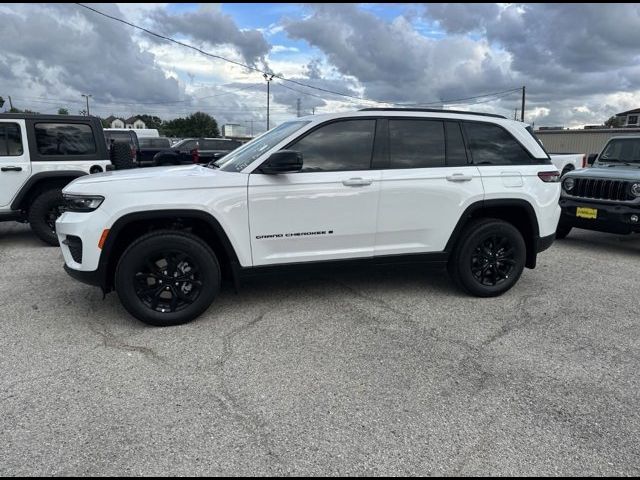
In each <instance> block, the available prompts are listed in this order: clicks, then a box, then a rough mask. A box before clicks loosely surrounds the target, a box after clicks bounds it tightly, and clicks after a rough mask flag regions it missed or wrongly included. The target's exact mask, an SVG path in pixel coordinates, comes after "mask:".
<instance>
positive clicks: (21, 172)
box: [0, 120, 31, 208]
mask: <svg viewBox="0 0 640 480" xmlns="http://www.w3.org/2000/svg"><path fill="white" fill-rule="evenodd" d="M30 174H31V162H30V161H29V147H28V146H27V135H26V130H25V122H24V120H0V208H4V207H7V208H8V206H9V205H10V204H11V201H12V200H13V198H14V197H15V196H16V194H17V193H18V191H19V190H20V187H22V185H24V183H25V182H26V181H27V180H28V179H29V175H30Z"/></svg>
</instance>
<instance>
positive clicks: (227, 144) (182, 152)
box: [153, 138, 241, 165]
mask: <svg viewBox="0 0 640 480" xmlns="http://www.w3.org/2000/svg"><path fill="white" fill-rule="evenodd" d="M240 145H241V143H240V142H239V141H237V140H231V139H229V138H185V139H184V140H181V141H179V142H178V143H176V144H175V145H174V146H173V147H171V148H170V149H167V150H163V151H160V152H158V153H157V154H156V155H155V156H154V157H153V162H154V164H155V165H184V164H189V163H209V162H211V161H213V160H218V159H220V158H222V157H224V156H225V155H226V154H227V153H229V152H231V151H232V150H235V149H236V148H238V147H239V146H240Z"/></svg>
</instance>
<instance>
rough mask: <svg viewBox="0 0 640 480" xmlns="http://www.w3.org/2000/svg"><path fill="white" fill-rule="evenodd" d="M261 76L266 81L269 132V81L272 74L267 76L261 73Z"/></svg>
mask: <svg viewBox="0 0 640 480" xmlns="http://www.w3.org/2000/svg"><path fill="white" fill-rule="evenodd" d="M262 76H263V77H264V79H265V80H266V81H267V131H269V130H270V129H271V126H270V124H269V84H270V83H271V80H273V74H271V75H267V74H266V73H263V74H262Z"/></svg>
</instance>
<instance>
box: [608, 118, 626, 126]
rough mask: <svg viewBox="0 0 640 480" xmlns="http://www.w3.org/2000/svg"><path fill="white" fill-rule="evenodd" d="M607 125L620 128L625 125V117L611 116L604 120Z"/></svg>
mask: <svg viewBox="0 0 640 480" xmlns="http://www.w3.org/2000/svg"><path fill="white" fill-rule="evenodd" d="M604 126H605V127H609V128H620V127H623V126H624V117H616V116H613V117H609V120H607V121H606V122H604Z"/></svg>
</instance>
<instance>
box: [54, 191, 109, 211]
mask: <svg viewBox="0 0 640 480" xmlns="http://www.w3.org/2000/svg"><path fill="white" fill-rule="evenodd" d="M102 202H104V197H100V196H98V195H65V196H64V209H65V211H67V212H93V211H94V210H95V209H96V208H98V207H99V206H100V205H101V204H102Z"/></svg>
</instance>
